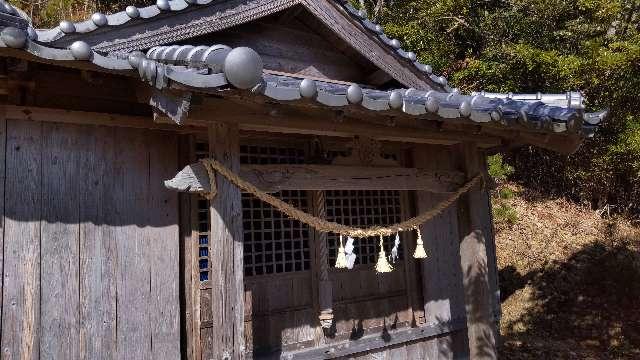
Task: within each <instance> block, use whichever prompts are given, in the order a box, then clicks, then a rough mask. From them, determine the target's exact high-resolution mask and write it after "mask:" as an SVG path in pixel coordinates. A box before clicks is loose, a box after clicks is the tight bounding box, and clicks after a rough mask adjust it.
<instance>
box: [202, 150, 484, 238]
mask: <svg viewBox="0 0 640 360" xmlns="http://www.w3.org/2000/svg"><path fill="white" fill-rule="evenodd" d="M201 162H202V164H203V165H204V166H205V168H206V169H207V172H208V173H209V179H210V181H211V189H212V190H214V191H215V189H216V187H215V172H218V173H219V174H220V175H222V176H224V177H225V178H226V179H227V180H229V181H230V182H231V183H232V184H234V185H235V186H237V187H238V188H239V189H241V190H243V191H246V192H248V193H250V194H252V195H253V196H255V197H256V198H258V199H260V200H262V201H264V202H266V203H267V204H269V205H271V206H273V207H274V208H276V209H278V210H279V211H281V212H282V213H284V214H285V215H287V216H288V217H289V218H291V219H294V220H298V221H300V222H302V223H304V224H307V225H309V226H311V227H313V228H314V229H316V230H318V231H320V232H331V233H335V234H339V235H344V236H351V237H354V238H365V237H371V236H389V235H392V234H395V233H397V232H401V231H407V230H413V229H417V228H418V226H420V225H421V224H424V223H425V222H427V221H429V220H431V219H432V218H434V217H435V216H437V215H439V214H440V213H442V212H443V211H444V210H446V209H447V208H448V207H449V206H451V204H453V203H454V202H455V201H456V200H458V199H459V198H460V197H461V196H462V195H464V194H465V193H467V192H468V191H469V190H471V188H473V187H474V186H475V185H477V184H478V183H480V182H481V181H482V175H481V174H479V175H477V176H476V177H474V178H473V179H471V180H470V181H469V182H468V183H466V184H465V185H464V186H462V187H461V188H460V189H458V191H456V192H454V193H453V194H451V196H450V197H449V198H447V199H445V200H444V201H442V202H441V203H439V204H438V205H437V206H436V207H434V208H433V209H431V210H429V211H426V212H424V213H422V214H420V215H418V216H416V217H413V218H411V219H408V220H406V221H403V222H400V223H397V224H394V225H390V226H373V227H369V228H366V229H362V228H357V227H353V226H347V225H342V224H338V223H336V222H331V221H327V220H325V219H321V218H318V217H316V216H313V215H311V214H308V213H305V212H304V211H301V210H299V209H297V208H296V207H294V206H293V205H290V204H288V203H286V202H284V201H282V200H280V199H278V198H276V197H274V196H272V195H269V194H267V193H265V192H264V191H261V190H260V189H258V188H257V187H255V186H254V185H253V184H251V183H249V182H247V181H245V180H243V179H241V178H240V177H239V176H238V175H236V174H235V173H233V172H232V171H231V170H229V169H228V168H226V167H225V166H224V165H222V164H221V163H219V162H218V161H216V160H214V159H203V160H201ZM212 196H215V193H212V194H209V195H208V196H207V198H211V197H212Z"/></svg>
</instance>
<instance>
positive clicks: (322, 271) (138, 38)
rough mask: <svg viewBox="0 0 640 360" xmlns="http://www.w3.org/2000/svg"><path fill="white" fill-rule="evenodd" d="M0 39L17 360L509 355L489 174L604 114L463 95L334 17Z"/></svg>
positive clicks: (328, 8)
mask: <svg viewBox="0 0 640 360" xmlns="http://www.w3.org/2000/svg"><path fill="white" fill-rule="evenodd" d="M0 30H1V32H0V99H1V100H0V149H1V151H0V176H2V181H0V200H1V201H0V214H1V217H0V219H2V221H1V222H0V225H1V227H2V231H0V244H2V246H1V247H0V249H2V251H1V253H0V257H1V258H2V261H1V262H0V272H1V273H2V282H1V283H0V293H1V296H0V307H1V313H0V323H1V327H0V354H1V355H0V357H1V358H3V359H78V358H81V359H112V358H118V359H151V358H153V359H179V358H182V359H193V360H200V359H242V358H254V359H275V358H281V359H330V358H353V359H373V358H375V359H380V358H385V359H387V358H388V359H440V358H446V359H468V358H471V359H484V358H496V357H497V354H496V342H497V341H498V330H497V327H498V326H497V325H498V322H499V318H500V301H499V290H498V281H497V268H496V257H495V247H494V237H493V230H492V219H491V208H490V204H489V198H488V189H489V188H490V185H491V182H490V181H489V179H487V175H486V162H485V157H486V155H487V154H491V153H495V152H497V151H500V150H504V149H508V148H511V147H517V146H521V145H525V144H531V145H536V146H539V147H543V148H547V149H551V150H554V151H558V152H561V153H571V152H573V151H575V150H576V149H577V148H578V147H579V146H580V144H581V142H582V141H583V140H584V139H585V138H586V137H588V136H591V135H592V134H593V133H594V132H595V131H596V130H597V128H598V126H599V123H600V122H601V121H602V120H603V118H604V116H605V113H604V112H599V113H587V112H585V110H584V106H583V99H582V97H581V95H580V94H579V93H567V94H561V95H543V94H530V95H514V94H489V93H475V94H470V95H464V94H461V93H460V92H458V91H457V90H456V89H452V88H450V87H449V86H448V84H447V79H446V78H444V77H442V76H437V75H436V74H433V73H432V69H431V67H430V66H429V65H426V64H421V63H420V62H419V61H418V60H417V59H416V55H415V54H414V53H412V52H409V51H407V50H403V48H402V45H401V43H400V42H399V41H398V40H394V39H390V38H389V37H387V36H386V35H385V34H384V32H383V29H382V27H381V26H379V25H377V24H375V23H373V22H372V21H370V20H368V19H367V15H366V13H365V12H363V11H358V10H356V9H354V8H353V7H351V6H350V5H349V4H348V3H347V2H342V1H333V0H215V1H213V0H173V1H168V0H158V1H157V3H156V4H154V5H151V6H148V7H140V8H136V7H133V6H130V7H127V8H126V10H125V11H123V12H120V13H116V14H112V15H104V14H94V15H93V16H92V17H91V18H90V19H89V20H87V21H84V22H78V23H72V22H68V21H64V22H62V23H61V24H60V25H59V26H58V27H56V28H53V29H49V30H36V29H34V28H33V27H32V25H31V22H30V20H29V19H28V17H27V16H26V15H25V14H24V13H23V12H22V11H21V10H19V9H16V8H14V7H12V6H11V5H8V4H7V3H5V2H4V1H0ZM220 44H222V45H220ZM200 160H203V161H200ZM247 183H248V184H252V185H253V186H255V188H253V187H247V186H244V187H243V186H242V185H241V184H245V185H246V184H247ZM264 199H267V200H269V199H280V200H282V201H283V202H282V203H269V202H268V201H266V202H265V201H263V200H264ZM269 201H272V200H269ZM274 204H275V205H274ZM287 204H288V205H287ZM289 205H293V206H295V207H296V209H298V210H299V211H298V212H295V213H294V212H291V211H292V210H290V213H287V214H289V215H285V213H283V211H280V210H282V209H283V208H284V207H287V206H289ZM436 210H437V211H436ZM288 211H289V210H288ZM291 214H294V216H290V215H291ZM416 217H417V218H416ZM408 219H414V220H408ZM415 219H419V220H424V221H422V222H421V223H419V224H417V225H415V224H412V225H411V226H406V225H402V226H396V227H389V226H391V225H394V224H397V223H403V222H406V221H417V220H415ZM299 220H300V221H299ZM309 223H311V224H312V225H313V226H309V225H308V224H309ZM323 224H324V225H323ZM403 226H405V227H403ZM365 228H370V229H372V230H371V231H372V232H358V231H360V230H358V229H365ZM328 229H330V230H328ZM418 230H419V232H420V234H421V240H420V241H418V239H417V235H418ZM362 231H364V230H362ZM339 234H340V236H339ZM358 234H359V235H360V236H358ZM396 234H397V235H396ZM341 235H344V236H341ZM370 235H375V236H370ZM378 235H380V236H382V248H381V247H380V238H379V236H378ZM423 245H424V249H425V251H426V253H427V255H428V257H427V258H426V259H423V258H421V256H419V253H420V251H419V250H421V249H422V246H423ZM414 251H415V254H414ZM414 255H416V256H414ZM416 257H417V258H416ZM345 259H346V262H345V263H343V262H344V261H345ZM336 263H338V264H339V265H340V264H342V266H338V268H336V267H335V265H336ZM381 263H384V265H385V266H386V270H382V273H377V272H376V269H378V270H379V271H380V270H381V267H380V266H379V265H380V264H381ZM345 266H346V267H347V268H344V267H345ZM392 268H393V271H390V272H388V271H389V270H391V269H392Z"/></svg>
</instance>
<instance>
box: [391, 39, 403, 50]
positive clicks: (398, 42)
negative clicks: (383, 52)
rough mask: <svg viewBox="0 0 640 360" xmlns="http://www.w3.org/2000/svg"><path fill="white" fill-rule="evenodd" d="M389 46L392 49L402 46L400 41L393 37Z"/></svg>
mask: <svg viewBox="0 0 640 360" xmlns="http://www.w3.org/2000/svg"><path fill="white" fill-rule="evenodd" d="M391 46H392V47H393V48H394V49H400V48H401V47H402V43H400V40H398V39H393V40H391Z"/></svg>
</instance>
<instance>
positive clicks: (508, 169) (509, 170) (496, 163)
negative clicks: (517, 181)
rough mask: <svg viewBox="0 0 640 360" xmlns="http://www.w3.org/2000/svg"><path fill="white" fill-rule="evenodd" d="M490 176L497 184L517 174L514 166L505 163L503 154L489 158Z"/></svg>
mask: <svg viewBox="0 0 640 360" xmlns="http://www.w3.org/2000/svg"><path fill="white" fill-rule="evenodd" d="M487 163H488V168H489V175H491V177H493V178H494V179H495V180H496V181H497V182H504V181H505V180H507V177H508V176H510V175H512V174H513V173H514V172H515V169H514V168H513V166H511V165H509V164H507V163H505V162H504V159H503V157H502V154H496V155H493V156H489V157H488V158H487Z"/></svg>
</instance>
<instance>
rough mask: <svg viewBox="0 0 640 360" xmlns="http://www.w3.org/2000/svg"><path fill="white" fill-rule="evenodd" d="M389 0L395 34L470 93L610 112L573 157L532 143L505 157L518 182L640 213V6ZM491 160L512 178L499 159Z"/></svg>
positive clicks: (591, 1) (389, 24) (386, 13)
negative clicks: (517, 95) (582, 100)
mask: <svg viewBox="0 0 640 360" xmlns="http://www.w3.org/2000/svg"><path fill="white" fill-rule="evenodd" d="M386 3H387V6H386V7H385V9H384V10H383V11H382V14H381V20H382V22H383V24H384V26H385V30H386V31H387V32H388V33H390V36H394V37H397V38H399V39H400V40H402V41H403V44H404V45H403V46H404V47H405V48H408V49H411V50H412V51H415V52H416V53H417V54H418V57H419V59H420V60H421V61H422V62H425V63H429V64H432V65H433V67H434V70H435V71H436V73H438V74H444V75H446V76H448V77H449V79H450V82H451V83H452V85H454V86H457V87H459V88H460V89H461V90H463V91H479V90H487V91H499V92H536V91H542V92H564V91H568V90H580V91H582V92H583V93H584V94H585V96H586V97H587V99H588V104H587V106H588V108H589V110H601V109H609V110H610V114H611V117H610V119H609V120H608V121H607V123H606V125H605V127H604V128H603V129H602V130H601V131H600V132H599V133H598V134H597V135H596V137H595V139H593V140H588V141H587V142H586V143H585V144H584V145H583V147H582V148H581V149H580V150H579V151H578V152H577V153H576V154H574V155H571V156H560V155H558V154H555V153H552V152H549V151H544V150H540V149H535V148H532V147H528V148H523V149H520V150H518V151H514V152H512V153H509V154H505V159H506V161H507V162H508V163H510V164H511V165H514V167H515V173H514V174H513V178H515V179H517V180H520V181H521V182H523V183H524V184H525V185H528V186H532V187H537V188H538V190H541V191H542V192H543V193H547V194H550V195H564V196H569V197H570V198H573V199H574V200H576V201H581V202H590V203H592V204H593V206H594V207H601V206H603V205H605V204H612V205H615V206H616V209H618V210H620V211H625V212H633V213H636V214H638V213H640V147H639V144H640V101H638V96H639V94H640V1H638V0H633V1H624V0H613V1H610V0H484V1H472V0H444V1H443V0H412V1H393V2H391V1H386ZM489 161H490V168H491V167H493V169H492V170H491V171H496V173H495V175H494V177H496V178H497V179H498V180H500V179H502V178H504V177H505V174H503V173H501V172H500V169H501V166H500V165H499V164H500V163H496V162H494V161H497V158H494V159H490V160H489ZM492 175H493V174H492ZM506 176H508V175H506Z"/></svg>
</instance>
